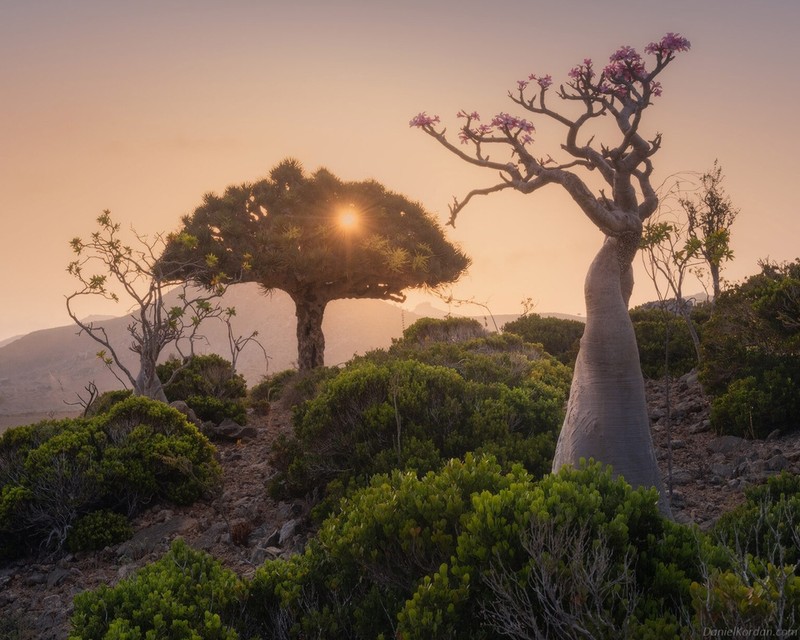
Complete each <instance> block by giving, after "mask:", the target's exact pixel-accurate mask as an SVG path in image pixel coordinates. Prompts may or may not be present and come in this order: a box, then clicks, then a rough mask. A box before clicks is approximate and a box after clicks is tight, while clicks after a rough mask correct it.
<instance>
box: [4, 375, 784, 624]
mask: <svg viewBox="0 0 800 640" xmlns="http://www.w3.org/2000/svg"><path fill="white" fill-rule="evenodd" d="M648 398H649V401H650V415H651V418H652V421H653V436H654V440H655V443H656V449H657V456H658V460H659V464H660V466H661V469H662V472H663V475H664V478H665V484H667V485H669V484H670V483H669V477H670V474H669V469H670V467H671V485H672V505H673V515H674V517H675V519H676V520H678V521H679V522H685V523H689V522H694V523H696V524H698V525H699V526H700V527H701V528H708V527H710V526H711V525H712V524H713V522H714V521H715V520H716V519H717V518H718V517H719V516H720V514H722V513H724V512H725V511H727V510H729V509H731V508H732V507H733V506H735V505H736V504H738V503H739V502H741V501H742V499H743V488H744V487H746V486H747V485H749V484H753V483H757V482H759V481H762V480H763V479H764V478H766V477H768V476H769V475H771V474H775V473H779V472H780V471H781V470H783V469H789V470H791V471H793V472H795V473H800V436H798V435H793V436H786V437H777V436H773V437H771V438H768V439H766V440H763V441H746V440H743V439H741V438H735V437H732V436H716V435H715V434H714V433H713V432H711V431H710V427H709V421H708V406H707V402H706V401H705V399H704V398H703V396H702V393H701V392H700V388H699V385H698V384H697V379H696V376H694V375H692V374H690V375H687V376H684V377H682V378H681V379H679V380H677V381H675V382H674V383H673V384H672V385H671V386H670V398H671V412H670V414H671V415H670V418H671V419H670V420H668V419H667V411H666V402H665V398H666V393H665V388H664V384H663V382H650V383H648ZM670 425H671V426H670ZM250 426H251V427H253V428H252V429H248V431H247V432H246V433H244V434H242V436H243V438H242V439H240V440H238V441H229V442H220V443H218V444H217V446H218V450H219V456H220V461H221V463H222V467H223V470H224V474H225V490H224V492H223V493H222V495H221V496H220V497H218V498H217V499H215V500H213V501H211V502H207V503H201V504H195V505H192V506H191V507H183V508H174V507H165V506H160V507H159V506H156V507H154V508H152V509H150V510H148V511H147V512H146V513H144V514H142V515H141V516H140V517H139V518H137V519H136V520H135V521H134V527H135V529H136V534H135V535H134V537H133V538H132V539H131V540H129V541H127V542H125V543H123V544H121V545H119V546H117V547H114V548H108V549H106V550H104V551H102V552H99V553H82V554H68V555H64V556H62V557H60V558H57V559H50V560H42V559H39V560H31V559H27V560H24V561H16V562H14V563H12V564H10V565H6V566H2V567H0V639H2V638H4V637H13V638H15V639H18V640H25V639H34V638H36V639H41V640H51V639H52V640H56V639H58V640H62V639H64V638H66V636H67V633H68V619H69V615H70V613H71V608H72V599H73V597H74V596H75V595H76V594H77V593H80V592H81V591H84V590H86V589H93V588H95V587H97V586H98V585H100V584H104V583H105V584H113V583H115V582H117V581H118V580H120V579H121V578H124V577H126V576H129V575H131V574H132V573H133V572H134V571H136V570H137V569H138V568H139V567H141V566H143V565H144V564H146V563H148V562H152V561H154V560H156V559H158V558H159V557H161V555H162V554H163V553H164V552H165V551H166V550H167V548H168V546H169V543H170V541H171V540H173V539H174V538H175V537H177V536H181V537H183V538H184V539H185V540H186V541H187V542H189V543H190V544H191V545H192V546H194V547H195V548H199V549H204V550H206V551H208V552H209V553H211V554H212V555H213V556H215V557H216V558H219V559H220V560H221V561H222V562H223V563H224V564H225V565H226V566H228V567H229V568H231V569H233V570H235V571H236V572H237V573H239V574H240V575H243V576H251V575H252V574H253V572H254V571H255V570H256V568H257V567H258V566H259V565H260V564H261V563H262V562H263V561H264V560H265V559H266V558H270V557H279V556H286V555H288V554H291V553H293V552H295V551H296V550H297V549H299V548H301V547H302V546H303V544H304V542H305V539H306V538H307V536H308V535H309V532H308V531H307V530H306V529H305V528H304V525H303V522H304V516H305V515H306V514H307V505H305V504H302V503H294V504H288V503H276V502H275V501H273V500H271V499H270V498H269V497H268V496H267V493H266V491H265V484H266V482H267V480H268V478H269V476H270V473H271V470H270V468H269V464H268V460H267V458H268V455H267V452H268V451H269V447H270V444H271V442H272V441H273V440H274V438H275V437H276V436H277V435H278V434H279V433H281V432H284V431H287V430H288V429H289V411H288V410H287V409H285V408H280V407H278V408H276V409H274V410H273V411H272V412H271V413H270V415H269V416H266V417H257V416H253V417H252V418H251V420H250ZM244 436H246V437H244ZM670 440H671V443H672V447H671V455H670V448H669V447H668V441H670ZM4 634H6V635H4ZM11 634H16V635H11Z"/></svg>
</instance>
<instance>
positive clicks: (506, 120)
mask: <svg viewBox="0 0 800 640" xmlns="http://www.w3.org/2000/svg"><path fill="white" fill-rule="evenodd" d="M458 117H459V118H469V119H471V120H480V116H479V115H478V114H477V113H475V112H472V113H471V114H467V113H466V112H465V111H459V112H458ZM496 129H499V130H500V131H501V132H502V133H505V134H507V135H511V136H519V141H520V142H521V143H522V144H529V143H531V142H533V136H532V135H531V134H532V133H533V132H534V131H535V128H534V126H533V123H531V122H529V121H528V120H525V119H524V118H517V117H516V116H512V115H510V114H508V113H498V114H497V115H496V116H494V117H493V118H492V121H491V124H482V125H480V126H479V127H475V128H469V127H466V126H465V127H463V128H462V129H461V132H460V133H459V134H458V137H459V139H460V140H461V144H467V143H468V142H469V141H470V140H474V139H475V138H483V137H486V136H488V135H491V134H492V133H494V132H495V130H496ZM520 134H522V135H520Z"/></svg>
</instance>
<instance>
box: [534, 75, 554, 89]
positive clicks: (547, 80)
mask: <svg viewBox="0 0 800 640" xmlns="http://www.w3.org/2000/svg"><path fill="white" fill-rule="evenodd" d="M531 80H536V82H538V83H539V86H540V87H541V88H542V89H543V90H544V89H547V87H549V86H550V85H551V84H553V77H552V76H551V75H549V74H548V75H546V76H540V77H537V76H532V77H531Z"/></svg>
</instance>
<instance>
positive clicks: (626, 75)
mask: <svg viewBox="0 0 800 640" xmlns="http://www.w3.org/2000/svg"><path fill="white" fill-rule="evenodd" d="M603 75H604V76H605V77H606V78H607V79H608V80H609V81H610V82H613V83H615V84H618V83H627V84H630V83H631V82H635V81H637V80H643V79H644V78H645V76H646V75H647V71H646V70H645V68H644V61H643V60H642V56H640V55H639V53H638V52H637V51H636V49H634V48H633V47H628V46H625V47H620V48H619V49H617V50H616V51H615V52H614V53H612V54H611V57H610V58H609V64H607V65H606V66H605V68H604V69H603Z"/></svg>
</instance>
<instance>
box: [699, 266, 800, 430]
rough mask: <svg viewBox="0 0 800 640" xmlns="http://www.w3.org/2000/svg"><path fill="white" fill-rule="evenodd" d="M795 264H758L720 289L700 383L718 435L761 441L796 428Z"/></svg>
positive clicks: (798, 330)
mask: <svg viewBox="0 0 800 640" xmlns="http://www.w3.org/2000/svg"><path fill="white" fill-rule="evenodd" d="M798 348H800V260H796V261H795V262H792V263H788V264H783V265H776V264H771V263H763V264H762V268H761V273H759V274H756V275H754V276H751V277H750V278H748V279H747V280H745V281H744V282H743V283H742V284H740V285H737V286H735V287H733V288H732V289H729V290H727V291H724V292H723V293H722V294H721V295H720V296H719V298H718V299H717V300H716V302H715V308H714V313H713V314H712V317H711V319H710V320H709V322H708V323H707V324H706V325H705V327H704V334H703V341H702V350H703V362H702V366H701V369H700V379H701V381H702V383H703V386H704V387H705V389H706V391H707V392H708V393H709V394H711V395H712V396H713V398H714V400H713V404H712V412H711V423H712V426H713V427H714V429H715V430H716V431H717V432H719V433H730V434H735V435H743V436H746V437H764V436H766V435H768V434H769V433H770V432H771V431H773V430H775V429H778V430H781V431H788V430H793V429H797V428H798V426H800V424H798V422H797V416H798V415H800V358H798V357H797V353H798Z"/></svg>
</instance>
